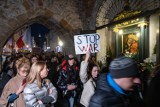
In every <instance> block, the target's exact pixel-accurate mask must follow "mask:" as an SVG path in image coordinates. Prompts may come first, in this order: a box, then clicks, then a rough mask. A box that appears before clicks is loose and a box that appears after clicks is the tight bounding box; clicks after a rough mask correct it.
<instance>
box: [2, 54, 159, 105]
mask: <svg viewBox="0 0 160 107" xmlns="http://www.w3.org/2000/svg"><path fill="white" fill-rule="evenodd" d="M159 81H160V75H159V72H157V74H156V75H155V77H154V78H153V80H151V82H150V84H148V89H147V91H146V93H145V97H144V94H143V93H142V92H141V90H140V88H141V86H142V85H141V84H143V83H142V81H141V73H140V71H139V69H138V66H137V63H136V62H135V61H134V60H133V59H132V58H129V57H125V56H119V57H116V58H114V59H113V60H111V59H110V61H109V62H108V63H107V66H105V67H100V65H99V64H98V63H97V61H96V60H95V57H94V56H92V55H91V53H90V52H87V53H86V54H85V55H84V57H83V58H82V60H81V61H79V60H78V59H77V58H76V57H75V56H74V55H72V54H69V55H65V56H64V55H63V54H62V53H58V54H55V53H54V52H53V53H50V54H45V53H43V54H40V55H38V54H36V55H35V54H31V53H27V54H15V55H13V56H7V57H6V59H5V61H4V62H3V63H1V64H0V107H154V105H156V106H158V105H159V103H158V98H159V96H160V95H159V86H158V85H159ZM157 84H158V85H157Z"/></svg>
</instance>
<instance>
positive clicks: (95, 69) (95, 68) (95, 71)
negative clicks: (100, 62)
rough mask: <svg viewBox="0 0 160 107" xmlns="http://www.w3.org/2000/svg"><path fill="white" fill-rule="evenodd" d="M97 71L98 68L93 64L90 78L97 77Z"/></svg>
mask: <svg viewBox="0 0 160 107" xmlns="http://www.w3.org/2000/svg"><path fill="white" fill-rule="evenodd" d="M98 71H99V69H98V67H97V66H94V67H93V68H92V72H91V75H92V78H97V77H98V74H99V72H98Z"/></svg>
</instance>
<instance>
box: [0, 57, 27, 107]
mask: <svg viewBox="0 0 160 107" xmlns="http://www.w3.org/2000/svg"><path fill="white" fill-rule="evenodd" d="M16 66H17V75H16V76H15V77H14V78H12V79H10V80H9V81H8V83H7V84H6V85H5V87H4V89H3V92H2V95H1V98H0V105H1V106H0V107H25V103H24V100H23V90H24V87H25V83H24V80H25V78H26V76H27V75H28V73H29V69H30V61H29V59H27V58H25V57H23V58H20V59H18V61H17V64H16Z"/></svg>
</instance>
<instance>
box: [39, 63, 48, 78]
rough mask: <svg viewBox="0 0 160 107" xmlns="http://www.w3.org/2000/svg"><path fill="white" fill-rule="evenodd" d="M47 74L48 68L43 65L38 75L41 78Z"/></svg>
mask: <svg viewBox="0 0 160 107" xmlns="http://www.w3.org/2000/svg"><path fill="white" fill-rule="evenodd" d="M47 75H48V68H47V66H46V65H45V67H44V68H43V70H42V71H41V72H40V76H41V78H42V79H43V78H45V77H47Z"/></svg>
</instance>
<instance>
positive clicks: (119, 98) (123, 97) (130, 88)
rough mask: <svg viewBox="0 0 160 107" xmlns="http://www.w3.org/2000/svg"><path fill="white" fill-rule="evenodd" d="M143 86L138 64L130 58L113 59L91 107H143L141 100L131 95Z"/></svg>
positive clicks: (97, 89)
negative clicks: (140, 85) (139, 86)
mask: <svg viewBox="0 0 160 107" xmlns="http://www.w3.org/2000/svg"><path fill="white" fill-rule="evenodd" d="M139 84H141V81H140V78H139V71H138V67H137V64H136V63H135V62H134V61H133V60H132V59H131V58H129V57H125V56H121V57H117V58H115V59H113V60H112V61H111V63H110V65H109V72H108V73H104V74H101V75H100V76H99V77H98V80H97V84H96V85H97V86H96V91H95V93H94V95H93V96H92V97H91V100H90V104H89V107H143V106H142V102H141V100H139V98H137V97H133V96H132V95H133V94H130V93H132V92H134V91H135V87H136V86H138V85H139Z"/></svg>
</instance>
